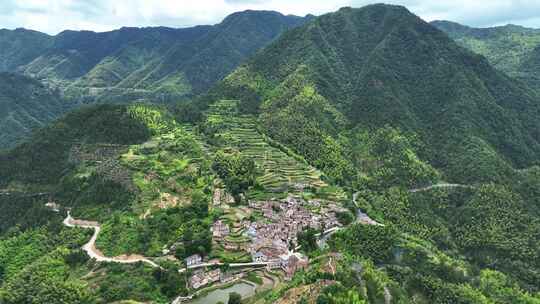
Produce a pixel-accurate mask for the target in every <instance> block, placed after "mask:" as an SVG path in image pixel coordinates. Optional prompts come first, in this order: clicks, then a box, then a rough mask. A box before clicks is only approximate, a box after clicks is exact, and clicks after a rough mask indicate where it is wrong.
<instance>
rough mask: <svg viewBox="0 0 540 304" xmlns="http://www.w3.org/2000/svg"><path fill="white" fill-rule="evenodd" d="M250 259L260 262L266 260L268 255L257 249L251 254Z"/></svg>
mask: <svg viewBox="0 0 540 304" xmlns="http://www.w3.org/2000/svg"><path fill="white" fill-rule="evenodd" d="M251 259H252V260H253V262H257V263H262V262H266V260H267V259H268V257H267V256H266V254H264V253H263V252H262V251H257V252H255V253H254V254H252V255H251Z"/></svg>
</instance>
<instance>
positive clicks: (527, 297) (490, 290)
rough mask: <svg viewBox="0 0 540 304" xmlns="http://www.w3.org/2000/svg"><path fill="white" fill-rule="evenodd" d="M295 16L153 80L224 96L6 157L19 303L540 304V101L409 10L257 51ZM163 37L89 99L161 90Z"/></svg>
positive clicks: (2, 241)
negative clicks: (120, 91) (126, 85)
mask: <svg viewBox="0 0 540 304" xmlns="http://www.w3.org/2000/svg"><path fill="white" fill-rule="evenodd" d="M260 14H262V15H260ZM254 16H256V17H257V18H254V19H252V18H251V17H254ZM283 18H286V19H287V20H289V21H288V22H292V23H291V24H288V25H283ZM289 18H292V17H283V16H281V15H279V14H274V13H260V12H247V13H246V12H245V13H238V14H233V15H231V16H230V17H228V18H227V19H226V20H225V21H224V22H223V23H222V24H220V25H217V26H215V27H200V28H198V29H197V31H206V33H205V34H203V36H204V37H205V40H197V41H198V42H197V41H196V42H194V43H193V44H190V45H192V46H193V49H190V48H186V49H183V48H182V47H181V46H182V45H183V46H186V45H187V42H185V43H186V44H182V43H184V42H175V43H174V44H173V46H171V48H170V49H169V50H167V51H165V52H164V53H163V54H162V55H163V56H160V57H159V58H160V59H159V63H156V64H155V65H152V66H153V67H155V68H154V69H152V71H151V72H149V73H147V72H144V73H143V74H145V75H148V77H145V78H144V79H143V80H140V81H143V82H145V81H147V82H145V83H146V85H149V84H151V83H154V84H155V83H156V81H158V80H156V79H163V77H165V78H167V77H169V75H173V74H174V73H175V72H176V71H182V73H185V74H184V75H183V77H185V78H182V81H184V80H189V81H192V82H197V83H200V84H202V83H204V85H201V87H200V88H197V89H196V86H195V85H190V88H191V89H190V90H191V92H192V93H194V92H199V90H201V91H204V89H203V87H205V86H210V85H211V83H213V82H215V81H217V84H216V85H215V86H213V87H212V88H211V89H210V90H209V91H208V92H206V93H203V94H201V95H199V96H196V97H194V98H192V99H191V100H182V101H180V102H178V103H177V104H175V105H174V106H170V105H167V106H165V105H157V104H148V103H131V104H121V105H120V104H97V105H96V104H93V105H86V106H83V107H80V108H79V109H76V110H74V111H72V112H69V113H68V114H67V115H65V116H63V117H62V118H60V119H58V120H56V121H55V122H53V123H52V124H50V125H47V126H45V127H43V128H41V129H39V130H37V131H36V132H34V133H33V134H32V136H31V138H30V139H29V140H28V141H26V142H23V143H21V144H19V145H17V146H16V147H14V148H12V149H10V150H6V151H1V152H0V208H1V209H2V212H0V303H6V304H19V303H29V302H32V303H59V304H60V303H84V304H98V303H99V304H101V303H133V301H136V303H171V302H172V303H178V302H181V301H182V300H186V301H187V303H193V301H201V302H203V301H205V300H206V301H212V303H213V302H216V299H218V300H219V301H222V302H224V303H225V302H227V301H228V300H229V298H230V299H231V300H230V303H232V302H235V300H236V301H240V300H239V298H242V297H244V300H243V301H244V302H245V303H248V304H255V303H257V304H270V303H281V304H285V303H302V304H304V303H310V304H315V303H317V304H320V303H326V304H368V303H369V304H380V303H411V304H413V303H414V304H431V303H448V304H450V303H452V304H454V303H463V304H477V303H482V304H495V303H497V304H514V303H527V304H537V303H540V252H539V251H538V248H540V220H539V216H540V186H539V185H540V167H539V166H535V165H538V164H539V158H540V157H539V155H540V153H539V152H540V122H539V121H538V117H539V115H540V112H539V110H540V98H539V96H538V95H537V94H536V93H535V92H534V91H533V90H531V89H530V88H529V87H528V86H527V85H526V84H524V83H522V82H520V81H518V80H515V79H513V78H512V77H510V76H508V75H506V74H505V73H504V72H502V71H499V70H498V69H496V68H494V67H493V66H492V65H490V63H489V62H488V61H487V60H486V59H485V58H484V57H483V56H481V55H478V54H475V53H473V52H471V51H470V50H467V49H466V48H463V47H462V46H460V45H459V44H458V43H456V42H455V41H453V40H452V39H451V38H449V36H448V35H447V34H445V33H444V32H442V31H440V30H439V29H437V28H436V27H434V26H432V25H430V24H429V23H426V22H425V21H423V20H421V19H420V18H418V17H417V16H415V15H413V14H411V13H410V12H409V11H408V10H407V9H406V8H404V7H400V6H392V5H382V4H379V5H370V6H366V7H363V8H358V9H353V8H343V9H340V10H339V11H337V12H335V13H330V14H326V15H323V16H320V17H317V18H311V17H309V18H308V19H311V20H308V21H306V22H305V24H303V25H300V26H298V27H294V28H292V29H290V30H287V31H285V32H284V33H283V34H282V35H281V36H279V38H277V39H273V41H272V42H268V43H269V44H268V45H267V46H266V47H265V48H263V49H262V50H260V51H256V50H255V49H256V45H259V44H261V43H263V42H262V41H263V40H264V41H269V40H272V38H271V37H274V36H275V35H277V32H276V28H278V26H277V25H278V24H282V25H281V26H282V29H284V28H288V27H293V26H294V24H296V22H297V21H298V20H300V19H297V18H293V19H292V20H293V21H290V20H291V19H289ZM279 20H281V21H279ZM253 22H255V23H256V24H258V27H259V30H257V31H255V30H254V29H249V28H244V27H246V26H247V25H248V24H252V23H253ZM274 22H276V23H274ZM285 23H287V22H285ZM217 27H221V28H222V30H223V31H224V32H214V31H215V29H216V28H217ZM235 28H244V29H243V31H242V32H236V34H231V33H235V30H232V29H235ZM263 29H264V30H263ZM125 30H128V29H125ZM155 30H156V29H149V31H151V32H152V31H155ZM191 30H195V29H190V31H191ZM252 30H253V33H252V34H246V33H247V32H250V31H252ZM255 32H256V33H258V34H257V35H258V37H263V38H261V40H260V41H259V42H255V41H254V40H253V36H254V35H256V33H255ZM171 33H172V32H171ZM212 33H213V34H212ZM242 33H243V34H242ZM261 33H264V34H261ZM184 34H185V33H184ZM89 35H90V36H92V35H93V34H89ZM160 35H162V34H160ZM163 35H165V34H163ZM167 35H169V34H167ZM171 35H172V34H171ZM195 36H197V35H193V36H189V35H187V34H186V36H183V37H184V38H185V39H186V41H187V40H190V39H192V38H193V37H195ZM168 37H172V36H168ZM160 39H161V38H160ZM160 39H158V40H160ZM167 39H169V38H167ZM170 39H173V38H170ZM174 39H177V38H174ZM195 40H196V39H194V40H193V41H195ZM143 41H146V40H141V41H139V42H140V44H139V42H137V43H134V44H131V42H130V46H133V48H122V47H121V50H120V51H119V52H120V53H122V54H125V55H126V56H127V57H122V58H124V59H125V61H123V60H124V59H123V60H119V61H108V63H107V67H106V66H103V67H102V68H101V69H96V68H95V67H92V65H91V64H89V65H88V67H89V68H90V71H94V72H87V73H85V75H84V76H81V77H78V78H77V79H76V80H75V81H74V82H71V83H68V85H69V90H74V88H75V87H76V86H77V85H79V84H80V85H81V86H88V85H92V86H93V85H101V84H103V83H107V82H109V81H110V80H106V81H105V80H104V79H108V78H109V77H112V76H110V75H109V74H108V71H109V70H110V67H109V66H111V67H113V66H114V67H119V68H118V71H124V72H125V75H127V76H126V77H125V78H124V80H122V81H121V82H119V83H118V84H117V85H116V86H118V85H120V83H122V82H124V81H127V80H129V79H134V82H135V79H142V78H138V76H137V75H138V74H137V71H143V70H144V68H145V67H144V66H145V65H146V64H147V63H148V62H152V58H153V56H154V52H156V53H161V51H157V50H158V49H159V48H160V46H157V45H159V43H157V44H152V43H150V42H149V41H146V42H143ZM151 41H154V40H151ZM233 41H235V42H236V43H237V45H230V47H228V48H224V47H218V46H219V45H221V46H223V45H228V44H229V43H230V42H233ZM147 42H148V43H147ZM199 42H200V45H199V44H197V43H199ZM111 47H113V46H111ZM154 47H156V48H155V49H154ZM199 47H200V48H199ZM128 49H129V50H128ZM140 49H145V50H147V51H148V52H147V53H146V54H147V55H148V60H149V61H146V60H142V59H141V60H142V61H144V62H143V63H142V65H141V68H138V70H137V71H134V72H130V70H131V68H132V67H133V66H135V67H138V66H139V65H137V62H139V61H138V60H139V59H140V58H139V57H137V56H138V55H134V54H138V53H137V52H138V50H140ZM194 49H197V50H202V49H204V51H200V52H199V51H197V52H195V51H193V50H194ZM81 50H88V54H90V53H92V54H97V53H99V52H101V50H100V48H95V49H92V48H91V47H89V46H86V47H83V48H82V49H81ZM132 50H136V51H135V53H131V51H132ZM218 50H219V51H220V52H217V51H218ZM236 50H242V51H241V52H239V53H237V52H236ZM221 51H223V53H221ZM244 53H246V54H247V53H253V54H254V55H253V56H252V57H251V58H250V59H249V60H248V61H246V62H245V63H244V64H242V65H241V66H239V67H237V68H236V69H235V70H234V71H233V72H232V73H230V74H229V75H228V76H227V77H225V78H224V79H223V80H221V81H218V80H217V79H215V80H213V81H212V80H211V78H208V77H207V76H204V75H207V74H205V73H202V72H201V71H212V72H211V74H213V75H215V74H216V73H217V74H219V73H226V70H227V69H229V68H223V67H225V66H227V64H225V65H223V66H221V67H218V66H215V65H211V66H210V65H208V66H206V65H205V64H206V63H205V62H206V60H207V59H206V58H217V59H216V60H218V61H219V62H229V61H227V60H231V61H230V68H231V69H232V68H233V65H234V64H232V62H233V61H235V60H237V59H238V60H240V59H239V58H240V57H241V56H239V54H244ZM73 54H75V53H73ZM194 54H196V55H194ZM221 55H223V57H221ZM92 56H93V55H92ZM122 56H124V55H122ZM145 56H146V55H145ZM237 56H238V57H237ZM90 57H91V56H89V55H85V56H79V54H76V55H74V56H73V57H72V58H71V59H70V60H68V61H65V62H70V64H68V65H67V66H66V67H69V68H68V69H65V70H62V71H76V70H77V69H71V67H73V66H74V65H71V63H73V62H75V61H77V60H79V59H81V60H79V61H77V62H79V63H80V62H88V61H86V60H87V58H90ZM97 57H99V56H97ZM77 58H78V59H77ZM82 58H85V59H84V60H83V59H82ZM145 58H146V57H145ZM224 58H228V59H227V60H224ZM231 58H233V59H231ZM234 58H236V59H234ZM180 59H181V60H180ZM131 60H132V61H131ZM62 62H64V61H62ZM100 62H101V61H100ZM190 62H193V65H191V63H190ZM161 63H163V65H160V64H161ZM165 63H166V64H165ZM188 63H189V64H188ZM195 63H196V64H195ZM102 64H103V62H101V63H100V64H97V65H96V66H100V65H102ZM152 64H153V63H152ZM80 66H82V65H79V67H80ZM188 66H190V67H189V69H188ZM201 66H202V67H203V68H202V70H200V69H195V67H201ZM172 67H175V68H172ZM192 68H193V70H191V69H192ZM206 68H208V70H205V69H206ZM59 71H60V70H57V71H56V72H59ZM188 71H189V72H188ZM56 72H55V73H56ZM70 73H71V72H70ZM92 73H94V75H100V76H99V77H98V76H96V77H94V78H91V77H90V76H89V75H90V74H92ZM154 73H155V74H154ZM152 75H154V76H152ZM174 75H176V74H174ZM12 77H15V76H12ZM112 78H114V77H112ZM51 79H52V78H51ZM100 79H101V80H100ZM177 80H178V79H177ZM62 81H65V80H61V81H60V82H57V83H62ZM93 81H95V82H93ZM140 81H138V82H137V83H140V84H141V86H142V85H143V84H142V82H140ZM85 83H86V84H85ZM182 83H183V82H182ZM169 85H170V87H169V88H173V89H177V90H178V92H184V93H185V92H186V91H182V90H184V89H185V87H184V86H182V85H180V82H176V81H172V82H169V81H166V86H169ZM69 90H66V91H65V92H66V93H70V94H71V93H73V94H75V93H76V92H75V93H74V91H69ZM137 90H146V89H143V88H141V89H137ZM169 92H170V91H169ZM184 93H182V94H184ZM103 94H106V95H103V96H112V97H111V98H112V99H111V100H113V99H114V100H117V99H116V97H114V96H113V95H111V94H109V93H106V91H103ZM153 94H154V95H153V96H160V95H159V94H158V95H155V94H156V93H153ZM180 95H181V94H180ZM91 230H93V231H94V234H93V237H92V236H91V235H92V233H91ZM246 282H250V283H249V284H247V283H246ZM255 286H256V287H255ZM218 287H221V288H225V289H219V288H218ZM229 291H239V292H242V294H241V295H236V294H235V295H229V294H228V293H229ZM191 297H193V298H191ZM126 301H127V302H126ZM237 303H238V302H237Z"/></svg>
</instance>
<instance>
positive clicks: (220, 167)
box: [212, 151, 256, 201]
mask: <svg viewBox="0 0 540 304" xmlns="http://www.w3.org/2000/svg"><path fill="white" fill-rule="evenodd" d="M212 169H213V170H214V171H215V172H216V173H217V175H218V176H219V177H220V178H221V179H222V180H223V182H224V183H225V185H226V186H227V189H228V190H229V191H230V192H231V194H232V195H233V196H234V197H235V200H236V201H239V195H240V194H242V193H244V192H246V191H247V190H248V189H249V188H250V187H252V186H254V185H255V182H256V168H255V162H254V161H253V160H252V159H249V158H247V157H245V156H243V155H242V154H240V153H239V152H233V153H230V154H229V153H225V152H224V151H218V152H217V153H216V156H215V158H214V164H213V165H212Z"/></svg>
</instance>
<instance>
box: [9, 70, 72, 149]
mask: <svg viewBox="0 0 540 304" xmlns="http://www.w3.org/2000/svg"><path fill="white" fill-rule="evenodd" d="M71 107H72V105H71V104H69V103H66V102H64V101H63V100H62V99H61V98H60V96H58V94H55V93H53V92H51V91H50V90H48V89H47V88H46V87H45V86H44V85H43V84H41V83H40V82H38V81H36V80H33V79H31V78H28V77H25V76H20V75H15V74H10V73H0V129H1V130H2V132H1V134H0V148H6V147H10V146H14V145H15V144H16V143H17V142H18V141H20V140H22V139H24V138H26V137H27V136H28V135H29V134H30V133H31V131H32V129H37V128H40V127H42V126H44V125H46V124H47V123H49V122H51V121H52V120H54V119H56V118H57V117H58V116H60V115H61V114H62V113H65V112H66V111H68V110H69V109H70V108H71Z"/></svg>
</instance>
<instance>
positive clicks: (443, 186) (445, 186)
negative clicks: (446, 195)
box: [409, 183, 474, 193]
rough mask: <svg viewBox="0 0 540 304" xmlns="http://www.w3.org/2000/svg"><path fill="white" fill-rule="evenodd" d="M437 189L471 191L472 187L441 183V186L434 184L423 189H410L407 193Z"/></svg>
mask: <svg viewBox="0 0 540 304" xmlns="http://www.w3.org/2000/svg"><path fill="white" fill-rule="evenodd" d="M437 188H468V189H473V188H474V187H473V186H469V185H462V184H447V183H441V184H435V185H431V186H427V187H423V188H417V189H411V190H409V192H410V193H416V192H423V191H429V190H432V189H437Z"/></svg>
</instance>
